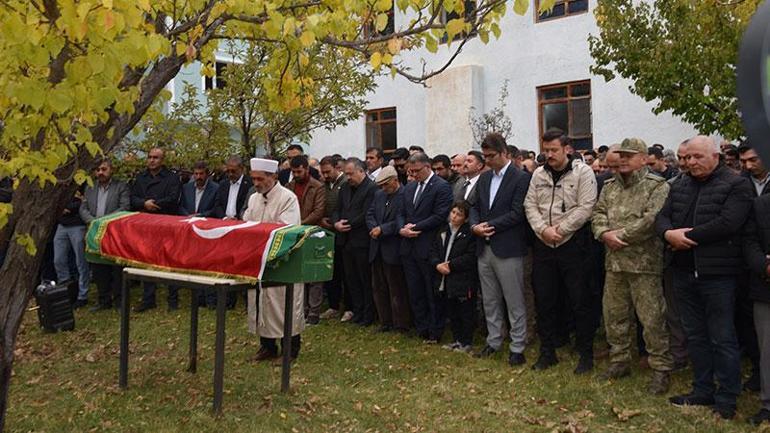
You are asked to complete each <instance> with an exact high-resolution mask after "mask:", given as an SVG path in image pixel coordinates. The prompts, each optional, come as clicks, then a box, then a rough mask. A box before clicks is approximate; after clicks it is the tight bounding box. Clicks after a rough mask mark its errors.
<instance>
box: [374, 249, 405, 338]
mask: <svg viewBox="0 0 770 433" xmlns="http://www.w3.org/2000/svg"><path fill="white" fill-rule="evenodd" d="M372 294H373V298H374V306H375V307H377V315H378V316H379V317H380V323H382V324H383V325H385V326H393V327H395V328H397V329H409V328H410V327H411V326H412V314H411V312H410V308H409V291H407V289H406V281H405V280H404V270H403V269H402V267H401V266H400V265H389V264H387V263H385V262H384V261H383V260H382V256H381V255H380V254H378V255H377V257H376V258H375V259H374V261H373V262H372Z"/></svg>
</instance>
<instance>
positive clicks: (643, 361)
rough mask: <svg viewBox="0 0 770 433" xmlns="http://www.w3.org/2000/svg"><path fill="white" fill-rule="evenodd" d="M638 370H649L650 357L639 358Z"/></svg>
mask: <svg viewBox="0 0 770 433" xmlns="http://www.w3.org/2000/svg"><path fill="white" fill-rule="evenodd" d="M639 368H640V369H642V370H649V369H650V357H649V356H641V357H639Z"/></svg>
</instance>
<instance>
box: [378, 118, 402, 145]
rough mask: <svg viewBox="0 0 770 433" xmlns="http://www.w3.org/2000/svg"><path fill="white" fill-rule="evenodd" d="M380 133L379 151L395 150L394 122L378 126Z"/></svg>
mask: <svg viewBox="0 0 770 433" xmlns="http://www.w3.org/2000/svg"><path fill="white" fill-rule="evenodd" d="M380 128H381V131H382V143H381V145H382V146H381V147H380V149H382V150H395V149H396V147H398V146H396V122H388V123H382V124H380Z"/></svg>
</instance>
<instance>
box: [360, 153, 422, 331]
mask: <svg viewBox="0 0 770 433" xmlns="http://www.w3.org/2000/svg"><path fill="white" fill-rule="evenodd" d="M376 183H377V186H378V187H379V188H380V190H379V191H377V192H376V193H375V194H374V201H373V202H372V205H371V206H370V207H369V211H368V212H367V213H366V225H367V228H368V229H369V237H370V238H371V239H370V241H369V262H370V263H371V266H372V291H373V294H374V306H375V307H377V315H378V316H379V317H380V323H381V325H382V327H381V328H380V330H381V331H389V330H391V329H393V328H395V329H396V330H398V331H400V332H405V331H407V330H408V329H409V328H410V327H411V326H412V319H411V317H410V314H409V294H408V292H407V290H406V281H404V271H403V269H402V268H401V256H400V255H399V249H400V247H401V236H399V234H398V231H399V229H401V227H403V226H404V223H403V221H402V220H401V217H402V212H401V209H402V208H403V206H404V188H403V187H401V182H399V180H398V172H396V169H395V168H393V167H391V166H387V167H383V168H382V170H380V172H379V174H378V175H377V179H376Z"/></svg>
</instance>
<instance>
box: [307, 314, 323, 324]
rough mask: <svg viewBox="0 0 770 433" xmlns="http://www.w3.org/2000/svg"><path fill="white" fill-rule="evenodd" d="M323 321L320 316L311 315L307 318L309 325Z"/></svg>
mask: <svg viewBox="0 0 770 433" xmlns="http://www.w3.org/2000/svg"><path fill="white" fill-rule="evenodd" d="M320 322H321V319H319V318H318V316H309V317H308V318H307V324H308V325H317V324H319V323H320Z"/></svg>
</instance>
